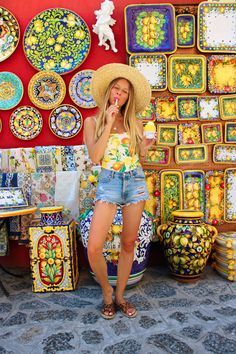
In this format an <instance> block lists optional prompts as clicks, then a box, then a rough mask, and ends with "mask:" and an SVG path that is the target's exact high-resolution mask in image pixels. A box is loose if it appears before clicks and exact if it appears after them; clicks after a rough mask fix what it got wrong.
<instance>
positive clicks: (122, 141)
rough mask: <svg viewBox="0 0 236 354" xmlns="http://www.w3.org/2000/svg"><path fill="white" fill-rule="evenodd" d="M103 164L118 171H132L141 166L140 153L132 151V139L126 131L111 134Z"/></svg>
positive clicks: (106, 167)
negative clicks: (132, 153)
mask: <svg viewBox="0 0 236 354" xmlns="http://www.w3.org/2000/svg"><path fill="white" fill-rule="evenodd" d="M101 165H102V168H105V169H107V170H113V171H117V172H127V171H131V170H134V169H135V168H137V167H138V166H140V163H139V156H138V154H134V155H131V153H130V139H129V135H128V134H127V133H126V132H125V133H121V134H119V133H115V134H111V135H110V137H109V140H108V143H107V148H106V150H105V153H104V156H103V159H102V161H101Z"/></svg>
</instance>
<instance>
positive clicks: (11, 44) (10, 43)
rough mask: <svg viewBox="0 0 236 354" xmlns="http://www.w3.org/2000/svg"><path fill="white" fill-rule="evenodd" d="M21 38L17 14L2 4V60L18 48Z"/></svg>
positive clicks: (0, 52)
mask: <svg viewBox="0 0 236 354" xmlns="http://www.w3.org/2000/svg"><path fill="white" fill-rule="evenodd" d="M19 39H20V26H19V23H18V21H17V19H16V18H15V16H14V15H13V14H12V13H11V12H10V11H9V10H7V9H5V8H4V7H2V6H0V62H1V61H3V60H5V59H7V58H8V57H10V55H12V53H13V52H14V51H15V50H16V47H17V45H18V43H19Z"/></svg>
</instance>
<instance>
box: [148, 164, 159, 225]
mask: <svg viewBox="0 0 236 354" xmlns="http://www.w3.org/2000/svg"><path fill="white" fill-rule="evenodd" d="M144 173H145V177H146V185H147V189H148V194H149V199H148V200H147V201H146V203H145V208H144V209H145V210H146V211H147V212H148V213H150V214H151V215H152V216H153V218H154V219H155V220H156V221H157V218H158V219H159V217H160V212H161V211H160V195H161V193H160V178H159V172H158V171H156V170H145V171H144Z"/></svg>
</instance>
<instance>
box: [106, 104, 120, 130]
mask: <svg viewBox="0 0 236 354" xmlns="http://www.w3.org/2000/svg"><path fill="white" fill-rule="evenodd" d="M118 113H119V107H118V106H116V105H114V104H112V105H110V106H109V107H108V108H107V110H106V113H105V117H106V124H107V125H110V126H112V125H113V123H114V122H115V119H116V116H117V114H118Z"/></svg>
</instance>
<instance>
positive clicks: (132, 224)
mask: <svg viewBox="0 0 236 354" xmlns="http://www.w3.org/2000/svg"><path fill="white" fill-rule="evenodd" d="M144 205H145V201H141V202H139V203H136V204H130V205H127V206H125V207H123V208H122V213H123V230H122V236H121V252H120V256H119V263H118V271H117V285H116V302H117V303H118V304H120V303H124V301H125V300H124V291H125V287H126V285H127V281H128V278H129V276H130V271H131V268H132V264H133V259H134V245H135V240H136V238H137V235H138V230H139V226H140V222H141V217H142V212H143V208H144ZM132 311H134V310H132ZM130 314H132V313H130Z"/></svg>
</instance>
